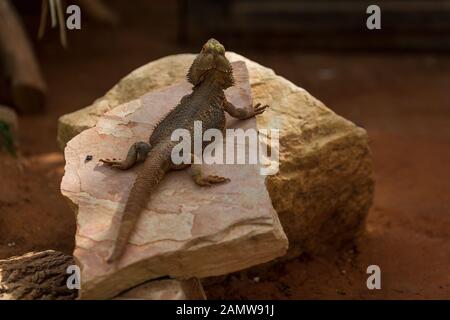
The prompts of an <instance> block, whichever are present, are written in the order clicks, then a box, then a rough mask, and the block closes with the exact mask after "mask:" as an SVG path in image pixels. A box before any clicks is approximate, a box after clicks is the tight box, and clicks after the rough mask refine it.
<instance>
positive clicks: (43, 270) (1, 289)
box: [0, 250, 77, 300]
mask: <svg viewBox="0 0 450 320" xmlns="http://www.w3.org/2000/svg"><path fill="white" fill-rule="evenodd" d="M73 264H74V261H73V258H72V256H68V255H65V254H63V253H61V252H56V251H52V250H47V251H43V252H31V253H27V254H25V255H23V256H19V257H12V258H9V259H6V260H0V300H41V299H51V300H54V299H59V300H71V299H75V298H76V296H77V291H76V290H70V289H68V288H67V285H66V281H67V277H68V276H69V275H68V274H67V273H66V270H67V267H68V266H69V265H73Z"/></svg>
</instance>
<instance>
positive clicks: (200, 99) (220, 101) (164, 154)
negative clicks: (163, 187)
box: [100, 39, 268, 263]
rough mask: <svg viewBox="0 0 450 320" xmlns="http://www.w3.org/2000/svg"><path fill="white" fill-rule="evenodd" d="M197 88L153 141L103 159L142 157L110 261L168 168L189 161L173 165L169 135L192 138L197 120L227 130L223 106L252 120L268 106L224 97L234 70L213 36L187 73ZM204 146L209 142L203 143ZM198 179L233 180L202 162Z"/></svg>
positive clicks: (122, 165)
mask: <svg viewBox="0 0 450 320" xmlns="http://www.w3.org/2000/svg"><path fill="white" fill-rule="evenodd" d="M187 79H188V81H189V82H190V83H192V85H193V86H194V87H193V91H192V93H191V94H189V95H186V96H184V97H183V98H182V99H181V101H180V103H179V104H178V105H177V106H176V107H175V108H174V109H173V110H172V111H171V112H170V113H169V114H168V115H167V116H166V117H165V118H164V119H163V120H162V121H161V122H160V123H159V124H158V125H157V127H156V129H155V130H154V132H153V134H152V135H151V137H150V140H149V144H147V143H145V142H137V143H135V144H133V145H132V146H131V147H130V150H129V151H128V154H127V157H126V159H125V160H123V161H120V160H116V159H112V160H110V159H102V160H100V161H101V162H103V163H104V164H106V165H110V166H112V167H116V168H119V169H122V170H126V169H129V168H131V167H133V166H134V165H135V164H136V163H139V162H144V164H143V166H142V167H141V168H140V171H139V172H138V175H137V178H136V181H135V183H134V185H133V187H132V189H131V192H130V196H129V198H128V201H127V203H126V206H125V210H124V213H123V216H122V222H121V225H120V229H119V235H118V237H117V239H116V243H115V246H114V248H113V250H112V253H111V255H110V256H109V258H108V259H107V261H108V262H109V263H111V262H114V261H117V260H119V259H120V258H121V256H122V254H123V251H124V249H125V247H126V245H127V243H128V239H129V238H130V235H131V233H132V232H133V230H134V227H135V225H136V223H137V221H138V218H139V216H140V214H141V212H142V211H143V209H144V208H145V207H146V205H147V201H148V200H149V198H150V196H151V194H152V193H153V192H152V191H153V190H154V189H155V188H156V187H157V185H158V183H159V182H160V181H161V179H162V178H163V177H164V175H165V174H166V172H168V171H169V170H179V169H184V168H186V167H188V166H189V165H174V164H173V163H172V161H171V152H172V148H173V147H174V146H175V145H176V144H177V143H178V142H176V141H171V139H170V137H171V135H172V132H173V131H174V130H175V129H181V128H184V129H187V130H189V132H190V133H191V137H192V139H193V138H194V121H202V130H203V131H206V130H207V129H212V128H214V129H219V130H224V129H225V126H226V122H225V111H226V112H228V113H229V114H230V115H231V116H232V117H235V118H237V119H248V118H251V117H254V116H255V115H257V114H261V113H263V112H264V110H265V109H266V108H267V107H268V106H261V105H260V104H257V105H256V106H255V107H254V108H251V107H250V108H248V109H238V108H236V107H235V106H233V105H232V104H231V103H230V102H228V101H227V100H226V98H225V94H224V90H225V89H226V88H228V87H230V86H232V85H233V83H234V79H233V70H232V68H231V65H230V63H229V61H228V60H227V58H225V48H224V47H223V45H221V44H220V43H219V42H218V41H217V40H215V39H210V40H208V42H206V43H205V44H204V45H203V48H202V50H201V52H200V54H199V55H198V56H197V58H196V59H195V60H194V62H193V63H192V66H191V67H190V69H189V72H188V74H187ZM203 147H205V145H204V146H203ZM192 175H193V178H194V180H195V182H196V183H197V184H198V185H201V186H210V185H212V184H215V183H223V182H227V181H229V179H227V178H224V177H219V176H215V175H204V174H202V172H201V170H200V165H196V164H194V165H192Z"/></svg>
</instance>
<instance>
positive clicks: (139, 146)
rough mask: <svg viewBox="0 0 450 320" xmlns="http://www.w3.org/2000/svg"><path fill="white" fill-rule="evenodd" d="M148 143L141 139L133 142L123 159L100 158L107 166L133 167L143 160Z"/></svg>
mask: <svg viewBox="0 0 450 320" xmlns="http://www.w3.org/2000/svg"><path fill="white" fill-rule="evenodd" d="M150 148H151V147H150V145H149V144H148V143H145V142H143V141H140V142H136V143H134V144H133V145H132V146H131V147H130V149H129V150H128V153H127V157H126V158H125V160H119V159H115V158H113V159H100V162H103V163H104V164H105V165H107V166H111V167H114V168H118V169H121V170H127V169H130V168H131V167H133V166H134V165H135V164H136V163H139V162H144V161H145V158H146V157H147V154H148V153H149V151H150Z"/></svg>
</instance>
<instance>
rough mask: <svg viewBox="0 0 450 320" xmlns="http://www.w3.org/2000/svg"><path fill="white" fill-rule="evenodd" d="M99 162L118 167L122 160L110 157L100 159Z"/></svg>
mask: <svg viewBox="0 0 450 320" xmlns="http://www.w3.org/2000/svg"><path fill="white" fill-rule="evenodd" d="M99 161H100V162H101V163H103V164H105V165H107V166H110V167H120V166H121V165H122V161H120V160H116V159H115V158H113V159H112V160H111V159H100V160H99Z"/></svg>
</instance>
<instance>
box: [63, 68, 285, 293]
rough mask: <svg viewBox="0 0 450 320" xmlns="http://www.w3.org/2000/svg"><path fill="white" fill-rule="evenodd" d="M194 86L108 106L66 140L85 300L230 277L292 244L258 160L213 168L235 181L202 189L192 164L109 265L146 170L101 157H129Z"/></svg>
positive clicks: (240, 91) (245, 84) (66, 181)
mask: <svg viewBox="0 0 450 320" xmlns="http://www.w3.org/2000/svg"><path fill="white" fill-rule="evenodd" d="M233 67H234V73H235V78H236V85H235V86H234V87H233V88H230V89H228V90H227V91H226V95H227V98H228V99H229V100H230V101H231V102H232V103H233V104H235V105H236V106H238V107H248V106H249V105H250V104H251V91H250V85H249V81H248V72H247V69H246V67H245V63H244V62H235V63H234V64H233ZM190 91H191V86H190V85H189V84H188V83H187V82H186V81H181V82H179V83H178V84H175V85H172V86H169V87H165V88H163V89H160V90H155V91H153V92H150V93H148V94H145V95H144V96H142V97H140V98H138V99H135V100H132V101H130V102H127V103H125V104H122V105H120V106H118V107H116V108H114V109H112V110H111V111H109V112H107V113H105V114H104V115H103V116H101V117H100V118H99V120H98V122H97V125H96V126H95V127H93V128H91V129H88V130H85V131H83V132H82V133H81V134H79V135H77V136H76V137H75V138H73V139H72V140H71V141H70V142H69V143H68V144H67V146H66V148H65V158H66V166H65V175H64V177H63V181H62V184H61V191H62V193H63V195H64V196H65V197H67V198H68V199H69V200H70V201H71V203H72V204H73V206H74V207H75V208H76V210H77V225H78V227H77V232H76V239H75V242H76V248H75V251H74V257H75V259H76V261H77V264H78V265H79V266H80V267H81V269H82V274H81V290H80V295H81V298H82V299H83V298H84V299H102V298H111V297H114V296H116V295H117V294H119V293H121V292H122V291H124V290H127V289H129V288H132V287H134V286H136V285H138V284H141V283H143V282H146V281H148V280H150V279H155V278H160V277H163V276H170V277H172V278H181V279H183V278H191V277H208V276H214V275H222V274H227V273H230V272H233V271H237V270H241V269H244V268H247V267H251V266H254V265H257V264H260V263H264V262H267V261H270V260H273V259H275V258H277V257H280V256H282V255H284V254H285V253H286V250H287V247H288V241H287V238H286V236H285V234H284V232H283V230H282V227H281V225H280V223H279V220H278V216H277V214H276V212H275V210H274V209H273V207H272V203H271V199H270V197H269V194H268V191H267V188H266V186H265V177H264V176H261V175H260V174H259V166H258V165H211V166H206V167H207V168H206V170H211V172H214V173H216V174H219V175H223V176H226V177H228V178H230V179H231V182H229V183H226V184H222V185H216V186H213V187H211V188H202V187H199V186H197V185H196V184H195V183H194V182H193V181H192V179H191V177H190V173H189V171H188V170H183V171H176V172H170V173H169V174H168V175H167V176H166V177H165V178H164V179H163V181H162V183H161V184H160V185H159V187H158V188H157V191H156V192H155V194H154V195H153V196H152V199H151V201H149V203H148V205H147V208H146V210H145V211H144V212H143V214H142V216H141V217H140V220H139V222H138V225H137V227H136V229H135V232H134V233H133V235H132V237H131V239H130V242H129V245H128V247H127V249H126V252H125V254H124V256H123V257H122V258H121V260H120V261H118V262H117V263H116V264H108V263H106V261H105V260H106V257H107V256H108V254H109V253H110V250H111V248H112V246H113V243H114V241H115V238H116V234H117V232H118V228H119V222H120V215H121V214H122V212H123V209H124V206H125V202H126V200H127V198H128V195H129V192H130V188H131V186H132V184H133V183H134V180H135V178H136V169H138V168H134V169H132V170H128V171H120V170H114V169H112V168H109V167H105V166H102V165H100V164H99V163H98V160H99V159H100V158H112V157H124V156H125V155H126V152H127V150H128V147H129V146H130V145H131V144H132V143H134V142H136V141H147V140H148V137H149V135H150V133H151V132H152V130H153V128H154V126H155V124H156V123H157V122H158V121H159V120H160V119H161V118H162V117H163V116H164V115H165V114H166V113H167V112H169V111H170V110H171V109H172V108H173V107H174V106H175V105H176V104H177V103H178V102H179V101H180V99H181V97H183V96H184V95H186V94H188V93H189V92H190ZM228 127H239V128H244V129H245V128H252V127H253V128H254V127H256V120H255V119H249V120H246V121H236V120H232V121H230V122H229V123H228ZM87 156H90V157H88V158H87ZM91 157H92V160H86V159H89V158H91Z"/></svg>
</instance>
